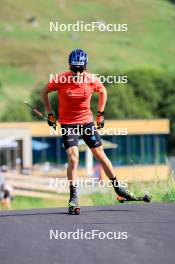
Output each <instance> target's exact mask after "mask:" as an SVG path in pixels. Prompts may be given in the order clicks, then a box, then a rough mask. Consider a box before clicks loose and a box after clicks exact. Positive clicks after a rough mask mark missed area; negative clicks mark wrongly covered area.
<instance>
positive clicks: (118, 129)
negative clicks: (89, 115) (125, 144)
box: [0, 119, 170, 137]
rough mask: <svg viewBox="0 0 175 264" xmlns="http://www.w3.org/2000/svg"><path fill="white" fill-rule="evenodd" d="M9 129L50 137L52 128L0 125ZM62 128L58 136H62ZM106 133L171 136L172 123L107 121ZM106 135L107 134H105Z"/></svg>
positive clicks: (34, 124)
mask: <svg viewBox="0 0 175 264" xmlns="http://www.w3.org/2000/svg"><path fill="white" fill-rule="evenodd" d="M9 128H19V129H20V128H21V129H22V128H23V129H24V128H28V129H30V130H31V136H33V137H37V136H44V137H47V136H50V135H51V133H50V128H49V126H48V125H47V123H46V122H40V121H39V122H38V121H36V122H3V123H0V129H9ZM59 129H60V126H58V130H57V134H58V135H60V131H59ZM105 131H108V135H109V134H110V133H111V134H114V133H115V134H119V135H122V134H126V132H127V134H128V135H138V134H169V132H170V121H169V120H168V119H142V120H141V119H139V120H107V121H106V122H105ZM104 134H105V133H104Z"/></svg>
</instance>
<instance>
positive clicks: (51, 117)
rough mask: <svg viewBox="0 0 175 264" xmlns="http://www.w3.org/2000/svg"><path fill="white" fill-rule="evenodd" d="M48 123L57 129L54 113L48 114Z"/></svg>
mask: <svg viewBox="0 0 175 264" xmlns="http://www.w3.org/2000/svg"><path fill="white" fill-rule="evenodd" d="M47 123H48V125H49V126H52V127H53V128H54V129H56V126H57V122H56V118H55V116H54V114H53V113H50V114H48V119H47Z"/></svg>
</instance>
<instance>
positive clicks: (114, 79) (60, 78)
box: [49, 73, 128, 84]
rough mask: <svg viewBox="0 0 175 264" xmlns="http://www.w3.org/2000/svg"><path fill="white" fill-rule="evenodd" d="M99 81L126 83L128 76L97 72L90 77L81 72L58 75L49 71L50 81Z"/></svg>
mask: <svg viewBox="0 0 175 264" xmlns="http://www.w3.org/2000/svg"><path fill="white" fill-rule="evenodd" d="M97 80H98V81H99V82H101V83H109V84H112V83H118V84H119V83H121V84H122V83H123V84H125V83H128V76H126V75H118V76H117V75H108V76H104V75H99V74H92V75H91V77H89V76H88V75H83V74H79V75H68V76H65V75H59V74H52V73H50V75H49V82H50V83H52V82H54V83H57V84H59V83H63V84H64V83H75V84H81V83H87V84H90V83H95V82H96V81H97Z"/></svg>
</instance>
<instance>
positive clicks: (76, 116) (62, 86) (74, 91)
mask: <svg viewBox="0 0 175 264" xmlns="http://www.w3.org/2000/svg"><path fill="white" fill-rule="evenodd" d="M72 77H73V75H72V72H71V71H68V72H64V73H61V74H58V75H57V78H53V79H52V81H51V82H49V83H48V84H47V87H48V88H49V89H50V90H51V91H55V90H56V91H57V92H58V113H59V114H58V116H59V118H58V121H59V123H60V124H86V123H90V122H92V121H93V115H92V112H91V109H90V100H91V96H92V93H93V92H100V90H102V89H103V87H104V86H103V84H102V83H101V82H100V81H99V80H98V79H97V78H94V75H93V74H90V73H87V72H84V73H83V79H82V81H81V82H79V83H78V82H76V81H75V80H74V79H73V78H72Z"/></svg>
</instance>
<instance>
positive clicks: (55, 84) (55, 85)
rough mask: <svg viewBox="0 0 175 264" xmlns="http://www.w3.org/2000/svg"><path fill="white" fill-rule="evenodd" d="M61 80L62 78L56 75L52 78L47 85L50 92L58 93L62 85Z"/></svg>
mask: <svg viewBox="0 0 175 264" xmlns="http://www.w3.org/2000/svg"><path fill="white" fill-rule="evenodd" d="M59 78H60V76H59V75H55V76H54V77H52V78H50V81H49V82H48V84H47V87H48V88H49V90H51V91H56V90H58V89H59V84H60V80H59Z"/></svg>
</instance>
